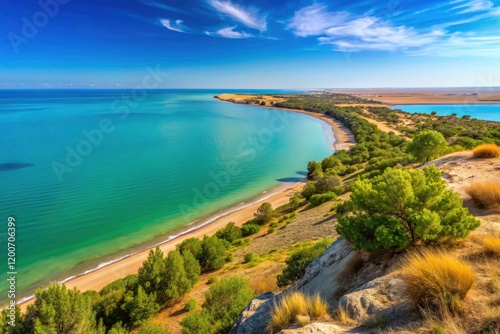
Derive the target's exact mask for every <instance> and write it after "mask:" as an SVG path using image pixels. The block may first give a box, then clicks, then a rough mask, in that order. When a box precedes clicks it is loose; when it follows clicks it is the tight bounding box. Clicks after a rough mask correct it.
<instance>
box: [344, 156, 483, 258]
mask: <svg viewBox="0 0 500 334" xmlns="http://www.w3.org/2000/svg"><path fill="white" fill-rule="evenodd" d="M352 188H353V192H352V194H351V199H350V200H349V201H347V202H345V203H344V204H343V205H342V206H341V207H339V217H338V225H337V232H338V233H339V234H340V235H342V236H343V237H345V238H346V239H347V240H348V241H349V242H351V243H352V244H353V246H354V247H355V248H356V249H364V250H366V251H369V252H371V251H376V250H380V249H406V248H408V247H409V246H414V245H417V244H419V243H421V242H423V243H426V242H431V241H445V240H449V239H456V238H465V237H467V236H468V235H469V232H470V231H471V230H473V229H475V228H477V227H478V226H479V224H480V223H479V221H478V220H477V219H475V218H474V217H473V216H472V215H471V214H470V213H469V211H468V210H467V209H466V208H464V207H463V206H462V201H461V199H460V197H458V195H457V194H456V193H454V192H452V191H451V190H447V189H446V183H445V181H444V180H443V179H442V178H441V173H440V172H439V170H438V169H437V168H436V167H435V166H431V167H426V168H424V169H423V171H421V170H418V169H410V170H402V169H394V168H392V169H388V170H387V171H386V172H385V173H384V174H383V175H381V176H377V177H375V178H374V179H372V180H358V181H356V182H355V183H354V185H353V187H352Z"/></svg>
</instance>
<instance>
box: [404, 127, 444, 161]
mask: <svg viewBox="0 0 500 334" xmlns="http://www.w3.org/2000/svg"><path fill="white" fill-rule="evenodd" d="M447 146H448V143H447V142H446V139H445V138H444V136H443V135H442V134H441V133H439V132H437V131H434V130H426V131H422V132H419V133H418V134H417V135H416V136H415V137H414V138H413V141H412V142H411V143H410V144H409V145H408V152H409V153H410V154H412V155H414V156H415V158H416V159H417V160H418V161H420V162H428V161H429V160H431V159H435V158H437V157H439V156H441V155H442V154H445V152H446V148H447Z"/></svg>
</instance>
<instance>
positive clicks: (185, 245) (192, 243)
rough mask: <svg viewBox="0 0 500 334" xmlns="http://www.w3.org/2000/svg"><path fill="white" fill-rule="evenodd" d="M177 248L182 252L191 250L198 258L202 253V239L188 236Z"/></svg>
mask: <svg viewBox="0 0 500 334" xmlns="http://www.w3.org/2000/svg"><path fill="white" fill-rule="evenodd" d="M177 249H178V250H179V251H180V252H181V253H182V254H184V253H186V252H191V254H193V255H194V257H196V258H197V259H198V257H199V256H200V253H201V240H200V239H198V238H188V239H186V240H184V241H183V242H181V243H180V244H178V245H177Z"/></svg>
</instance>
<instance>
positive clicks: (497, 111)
mask: <svg viewBox="0 0 500 334" xmlns="http://www.w3.org/2000/svg"><path fill="white" fill-rule="evenodd" d="M391 109H401V110H403V111H406V112H409V113H412V114H413V113H422V114H430V113H432V112H433V111H435V112H436V115H439V116H449V115H452V114H456V115H457V116H458V117H463V116H471V117H472V118H477V119H481V120H487V121H497V122H500V104H425V105H402V106H394V107H392V108H391Z"/></svg>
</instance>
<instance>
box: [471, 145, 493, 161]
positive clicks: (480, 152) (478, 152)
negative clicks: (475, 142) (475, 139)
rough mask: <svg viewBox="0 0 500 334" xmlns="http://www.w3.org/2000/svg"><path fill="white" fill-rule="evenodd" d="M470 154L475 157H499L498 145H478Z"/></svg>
mask: <svg viewBox="0 0 500 334" xmlns="http://www.w3.org/2000/svg"><path fill="white" fill-rule="evenodd" d="M472 156H473V157H474V158H477V159H484V158H498V157H500V147H498V146H497V145H495V144H484V145H479V146H478V147H476V148H475V149H473V150H472Z"/></svg>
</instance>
